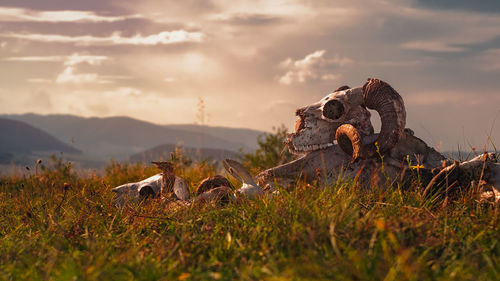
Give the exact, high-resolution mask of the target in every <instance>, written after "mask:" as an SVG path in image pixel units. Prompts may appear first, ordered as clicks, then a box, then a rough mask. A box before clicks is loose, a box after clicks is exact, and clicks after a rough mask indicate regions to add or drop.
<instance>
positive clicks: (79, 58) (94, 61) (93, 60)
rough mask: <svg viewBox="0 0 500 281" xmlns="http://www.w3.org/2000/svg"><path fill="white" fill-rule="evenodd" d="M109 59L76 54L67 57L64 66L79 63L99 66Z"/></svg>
mask: <svg viewBox="0 0 500 281" xmlns="http://www.w3.org/2000/svg"><path fill="white" fill-rule="evenodd" d="M107 59H109V58H108V57H106V56H92V55H80V54H78V53H75V54H72V55H71V56H69V57H68V58H67V59H66V61H65V62H64V65H67V66H74V65H77V64H80V63H88V64H90V65H99V64H101V62H102V61H105V60H107Z"/></svg>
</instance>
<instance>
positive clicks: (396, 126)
mask: <svg viewBox="0 0 500 281" xmlns="http://www.w3.org/2000/svg"><path fill="white" fill-rule="evenodd" d="M363 105H365V106H366V107H368V108H369V109H373V110H375V111H377V112H378V114H379V115H380V119H381V121H382V127H381V129H380V133H379V136H378V137H377V139H376V140H375V141H374V142H371V143H369V144H365V145H363V142H362V136H361V135H360V134H359V132H358V130H357V129H356V128H355V127H354V126H352V125H349V124H344V125H342V126H340V127H339V128H338V129H337V131H336V139H337V142H338V144H339V146H340V147H341V148H342V150H343V151H344V152H345V153H347V154H350V155H352V157H353V160H355V159H357V158H365V159H366V158H369V157H373V156H375V155H376V154H377V146H378V149H379V152H380V153H384V152H386V151H388V150H389V149H391V148H393V147H394V146H395V145H396V143H397V142H398V141H399V140H400V139H401V137H402V135H403V133H404V128H405V125H406V111H405V106H404V102H403V98H401V96H400V95H399V94H398V92H396V90H394V89H393V88H392V87H391V86H390V85H389V84H387V83H386V82H384V81H382V80H379V79H374V78H369V79H368V81H367V82H366V84H365V85H364V86H363ZM375 143H377V145H375Z"/></svg>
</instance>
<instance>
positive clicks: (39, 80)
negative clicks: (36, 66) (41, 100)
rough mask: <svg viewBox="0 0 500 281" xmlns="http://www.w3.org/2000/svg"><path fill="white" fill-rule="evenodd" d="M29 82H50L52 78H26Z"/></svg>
mask: <svg viewBox="0 0 500 281" xmlns="http://www.w3.org/2000/svg"><path fill="white" fill-rule="evenodd" d="M26 81H28V82H29V83H50V82H52V80H50V79H45V78H28V79H26Z"/></svg>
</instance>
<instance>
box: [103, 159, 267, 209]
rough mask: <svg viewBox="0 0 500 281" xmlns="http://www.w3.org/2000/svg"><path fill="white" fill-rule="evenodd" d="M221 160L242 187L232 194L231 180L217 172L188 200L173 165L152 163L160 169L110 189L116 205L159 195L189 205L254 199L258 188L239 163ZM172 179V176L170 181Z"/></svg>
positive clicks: (184, 184) (187, 189) (183, 185)
mask: <svg viewBox="0 0 500 281" xmlns="http://www.w3.org/2000/svg"><path fill="white" fill-rule="evenodd" d="M222 163H223V165H224V168H225V169H226V171H227V172H228V173H229V174H230V175H232V176H234V177H235V178H236V179H237V180H238V181H240V182H241V183H242V186H241V187H240V188H239V189H237V190H236V191H235V192H234V193H233V190H232V189H231V183H230V182H229V181H228V180H227V179H226V178H225V177H223V176H220V175H217V176H214V177H209V178H206V179H205V180H203V181H202V182H201V183H200V185H199V186H198V189H197V196H196V197H194V198H191V199H190V196H189V188H188V186H187V184H186V182H185V181H184V179H182V178H180V177H177V176H175V174H174V169H173V164H172V163H170V162H153V164H155V165H157V166H158V167H159V168H161V169H162V170H163V172H162V173H161V174H157V175H154V176H152V177H149V178H147V179H145V180H142V181H140V182H136V183H127V184H123V185H120V186H118V187H115V188H113V189H112V191H113V192H114V193H115V197H114V199H115V202H116V205H117V206H123V205H124V204H125V203H126V202H128V201H129V200H138V199H146V198H148V197H153V198H154V197H160V196H161V197H162V198H169V199H178V200H179V201H182V202H184V204H183V205H190V204H191V203H192V202H208V201H222V202H229V201H230V200H236V199H238V198H249V199H255V198H258V197H261V196H262V195H263V191H262V188H261V187H260V186H259V185H257V184H256V183H255V181H254V180H253V178H252V176H251V175H250V173H249V172H248V170H247V169H246V168H245V167H243V165H242V164H241V163H239V162H237V161H235V160H231V159H226V160H223V161H222ZM172 178H173V179H174V180H173V181H174V183H173V184H172ZM172 195H175V196H172Z"/></svg>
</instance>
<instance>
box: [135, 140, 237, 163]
mask: <svg viewBox="0 0 500 281" xmlns="http://www.w3.org/2000/svg"><path fill="white" fill-rule="evenodd" d="M175 149H176V146H175V145H173V144H163V145H159V146H156V147H153V148H151V149H148V150H146V151H143V152H140V153H136V154H134V155H131V156H130V157H129V161H130V162H134V163H137V162H143V163H150V162H151V161H165V160H169V159H170V154H171V153H172V152H174V151H175ZM179 149H181V150H182V155H185V156H187V157H189V158H190V159H191V160H195V161H201V160H216V161H220V160H222V159H226V158H232V159H238V157H239V156H240V154H239V153H237V152H234V151H230V150H224V149H215V148H194V147H182V148H179Z"/></svg>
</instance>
